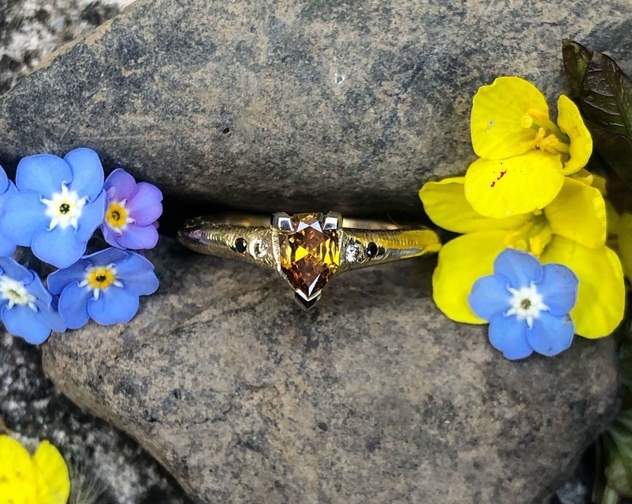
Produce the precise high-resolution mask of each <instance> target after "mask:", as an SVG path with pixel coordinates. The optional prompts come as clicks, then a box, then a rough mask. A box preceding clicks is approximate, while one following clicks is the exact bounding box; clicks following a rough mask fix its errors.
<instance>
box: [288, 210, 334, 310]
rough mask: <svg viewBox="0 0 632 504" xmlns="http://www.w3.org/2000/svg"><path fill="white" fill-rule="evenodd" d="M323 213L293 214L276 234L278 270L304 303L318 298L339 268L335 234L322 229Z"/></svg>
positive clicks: (332, 231)
mask: <svg viewBox="0 0 632 504" xmlns="http://www.w3.org/2000/svg"><path fill="white" fill-rule="evenodd" d="M323 219H324V216H323V214H316V213H310V214H296V215H293V216H292V218H291V220H292V231H288V232H282V233H281V234H280V235H279V250H280V260H281V271H283V273H284V274H285V275H286V276H287V278H288V280H289V281H290V284H291V285H292V287H294V289H296V290H298V291H300V293H301V294H302V297H304V298H305V300H306V301H307V300H309V299H310V298H312V297H314V296H316V295H318V293H319V292H320V291H321V289H322V288H323V287H324V286H325V284H326V283H327V282H328V281H329V279H330V278H331V276H332V275H333V274H334V273H335V272H336V270H337V269H338V266H340V249H339V247H338V232H337V231H336V230H323V226H322V224H323Z"/></svg>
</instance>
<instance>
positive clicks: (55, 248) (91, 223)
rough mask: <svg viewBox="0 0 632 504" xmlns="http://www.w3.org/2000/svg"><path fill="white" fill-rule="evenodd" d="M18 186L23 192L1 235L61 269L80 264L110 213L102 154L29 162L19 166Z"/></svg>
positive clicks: (8, 207) (10, 203)
mask: <svg viewBox="0 0 632 504" xmlns="http://www.w3.org/2000/svg"><path fill="white" fill-rule="evenodd" d="M16 185H17V189H18V192H17V193H15V194H12V195H11V196H9V198H7V201H6V202H5V204H4V215H3V216H2V219H1V220H0V231H1V232H2V233H3V234H5V235H6V236H8V237H9V239H10V240H12V241H14V242H15V243H17V244H18V245H22V246H25V247H31V249H32V250H33V253H34V254H35V255H36V256H37V257H39V258H40V259H41V260H42V261H45V262H47V263H49V264H52V265H53V266H56V267H58V268H64V267H66V266H70V265H71V264H72V263H74V262H75V261H77V260H78V259H79V258H80V257H81V256H82V255H83V254H84V253H85V251H86V244H87V243H88V240H89V239H90V238H91V237H92V234H93V233H94V231H95V230H96V228H97V227H99V225H100V224H101V222H103V215H104V212H105V191H103V167H102V166H101V161H100V160H99V156H98V155H97V153H96V152H94V151H93V150H90V149H85V148H80V149H75V150H73V151H71V152H69V153H68V154H67V155H66V157H64V159H62V158H59V157H57V156H53V155H51V154H38V155H36V156H29V157H25V158H23V159H22V160H21V161H20V163H19V164H18V169H17V174H16Z"/></svg>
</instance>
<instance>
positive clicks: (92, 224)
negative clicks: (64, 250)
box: [75, 191, 107, 242]
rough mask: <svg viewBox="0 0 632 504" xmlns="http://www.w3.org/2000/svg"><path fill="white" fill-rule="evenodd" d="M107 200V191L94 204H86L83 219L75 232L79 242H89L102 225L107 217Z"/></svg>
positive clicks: (102, 192) (82, 214) (80, 219)
mask: <svg viewBox="0 0 632 504" xmlns="http://www.w3.org/2000/svg"><path fill="white" fill-rule="evenodd" d="M106 200H107V198H106V194H105V191H101V193H100V194H99V195H98V197H97V199H96V200H95V201H94V202H92V203H86V204H85V206H84V207H83V209H82V210H81V217H80V218H79V223H78V226H77V230H76V231H75V235H76V236H77V240H79V241H82V242H87V241H88V240H89V239H90V238H91V237H92V235H93V234H94V232H95V230H96V229H97V228H98V227H99V226H100V225H101V223H102V222H103V218H104V217H105V204H106Z"/></svg>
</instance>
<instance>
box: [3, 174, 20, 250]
mask: <svg viewBox="0 0 632 504" xmlns="http://www.w3.org/2000/svg"><path fill="white" fill-rule="evenodd" d="M16 192H17V189H16V188H15V185H14V184H13V182H11V181H10V180H9V179H8V177H7V174H6V173H5V171H4V168H2V166H0V218H1V217H2V215H3V213H4V205H5V203H6V201H7V200H8V199H9V196H11V195H12V194H15V193H16ZM15 247H16V243H15V241H13V240H12V239H11V238H9V237H8V236H7V235H6V234H4V233H3V232H2V230H1V229H0V257H4V256H10V255H13V253H14V252H15Z"/></svg>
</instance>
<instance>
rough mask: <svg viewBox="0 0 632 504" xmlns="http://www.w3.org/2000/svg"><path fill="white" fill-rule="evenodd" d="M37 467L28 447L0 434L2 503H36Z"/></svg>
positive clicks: (0, 502)
mask: <svg viewBox="0 0 632 504" xmlns="http://www.w3.org/2000/svg"><path fill="white" fill-rule="evenodd" d="M36 502H37V501H36V480H35V467H34V466H33V461H32V460H31V456H30V455H29V452H28V451H26V449H25V448H24V447H23V446H22V445H21V444H20V443H18V442H17V441H16V440H15V439H12V438H10V437H9V436H0V504H23V503H24V504H25V503H28V504H35V503H36Z"/></svg>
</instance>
